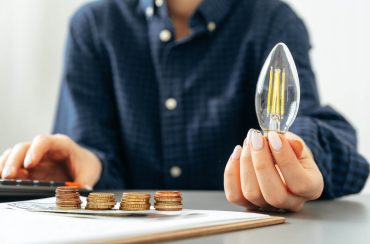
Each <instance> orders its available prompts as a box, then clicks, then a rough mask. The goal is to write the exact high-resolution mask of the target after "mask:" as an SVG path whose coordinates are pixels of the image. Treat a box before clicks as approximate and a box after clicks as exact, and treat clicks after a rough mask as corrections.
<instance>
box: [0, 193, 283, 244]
mask: <svg viewBox="0 0 370 244" xmlns="http://www.w3.org/2000/svg"><path fill="white" fill-rule="evenodd" d="M0 212H1V216H2V218H3V219H4V220H5V221H4V222H3V225H2V224H1V223H0V227H1V228H2V229H3V230H5V232H4V234H2V238H3V240H5V242H6V240H12V241H17V240H15V239H14V237H15V236H16V237H19V238H20V239H19V240H18V241H20V242H21V241H24V240H23V239H22V238H23V237H24V236H27V240H28V241H29V242H35V243H53V242H56V241H57V242H61V241H62V242H66V243H67V242H68V243H86V242H89V243H91V242H93V243H153V242H160V241H172V240H178V239H185V238H193V237H199V236H208V235H213V234H220V233H226V232H232V231H239V230H246V229H252V228H259V227H263V226H270V225H277V224H281V223H284V222H285V218H284V217H277V216H270V215H266V214H260V213H252V212H234V211H218V210H197V209H183V210H182V211H157V210H155V209H151V210H145V211H123V210H119V209H113V210H101V211H94V210H86V209H79V210H58V209H56V208H55V199H54V198H45V199H39V200H31V201H24V202H13V203H8V204H5V203H4V204H0ZM17 219H18V220H19V219H22V221H21V222H20V221H18V220H17ZM36 222H37V223H39V224H37V225H36V224H35V223H36ZM5 223H6V224H5ZM16 225H17V226H18V229H14V228H9V227H12V226H16ZM19 229H22V230H23V232H24V233H23V235H22V236H18V235H16V233H17V231H18V230H19ZM105 230H106V231H105ZM60 238H62V239H60ZM63 238H64V239H63Z"/></svg>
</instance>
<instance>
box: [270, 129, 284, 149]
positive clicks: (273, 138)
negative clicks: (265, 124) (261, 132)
mask: <svg viewBox="0 0 370 244" xmlns="http://www.w3.org/2000/svg"><path fill="white" fill-rule="evenodd" d="M267 137H268V138H269V142H270V145H271V147H272V149H274V150H275V151H279V150H280V149H281V146H282V143H281V140H280V137H279V135H278V133H276V132H269V133H268V134H267Z"/></svg>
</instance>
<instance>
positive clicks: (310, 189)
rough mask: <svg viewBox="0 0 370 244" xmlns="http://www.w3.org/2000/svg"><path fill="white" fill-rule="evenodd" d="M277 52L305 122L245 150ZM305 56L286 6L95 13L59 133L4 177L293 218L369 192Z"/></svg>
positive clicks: (75, 26) (93, 9)
mask: <svg viewBox="0 0 370 244" xmlns="http://www.w3.org/2000/svg"><path fill="white" fill-rule="evenodd" d="M278 42H284V43H286V44H287V46H288V47H289V48H290V50H291V52H292V55H293V57H294V59H295V62H296V65H297V69H298V73H299V78H300V82H301V83H300V86H301V104H300V110H299V113H298V117H297V119H296V121H295V123H294V124H293V126H292V127H291V133H288V134H287V135H285V136H282V135H278V134H277V133H274V132H270V133H268V135H267V137H266V136H263V135H262V133H261V132H259V131H258V130H256V129H252V130H250V131H249V133H248V136H247V139H245V140H244V137H245V135H246V134H247V131H248V129H249V128H258V123H257V119H256V115H255V110H254V92H255V87H256V81H257V78H258V75H259V71H260V69H261V67H262V65H263V63H264V60H265V59H266V57H267V55H268V53H269V52H270V50H271V49H272V47H273V46H274V45H275V44H276V43H278ZM309 49H310V44H309V39H308V33H307V31H306V28H305V26H304V24H303V22H302V20H301V19H300V18H299V17H298V16H297V15H296V14H295V13H294V12H293V10H292V9H291V8H290V7H289V6H288V5H287V4H285V3H283V2H281V1H278V0H245V1H236V0H203V1H202V0H167V1H165V0H154V1H151V0H127V1H120V0H106V1H94V2H91V3H88V4H86V5H84V6H83V7H82V8H81V9H79V10H78V11H77V12H76V13H75V14H74V16H73V17H72V19H71V23H70V28H69V37H68V41H67V47H66V57H65V68H64V72H63V79H62V86H61V93H60V99H59V105H58V109H57V114H56V120H55V127H54V131H53V134H52V135H39V136H37V137H36V138H34V139H33V141H32V142H24V143H19V144H17V145H15V146H14V147H12V148H11V149H8V150H6V151H5V152H4V153H3V154H2V156H1V162H0V163H1V165H0V172H1V174H2V177H3V178H6V179H14V178H31V179H39V180H62V181H63V180H73V181H77V182H80V183H81V184H84V185H88V186H94V187H95V188H96V189H159V188H163V189H167V188H172V189H222V188H223V187H224V189H225V194H226V197H227V199H228V200H229V201H231V202H233V203H236V204H239V205H242V206H245V207H246V208H249V209H255V208H261V209H271V208H272V209H276V208H278V209H287V210H291V211H298V210H300V209H301V208H302V206H303V204H304V203H305V202H306V201H308V200H313V199H317V198H320V197H321V198H335V197H340V196H343V195H347V194H352V193H356V192H359V191H360V190H361V189H362V187H363V185H364V183H365V181H366V178H367V176H368V173H369V166H368V163H367V162H366V160H365V159H364V158H363V157H362V156H360V155H359V153H358V152H357V149H356V143H357V139H356V133H355V130H354V129H353V127H352V126H351V125H350V124H349V123H348V122H347V121H346V120H345V118H344V117H343V116H341V115H340V114H339V113H337V112H336V111H335V110H333V109H332V108H331V107H328V106H321V105H320V102H319V97H318V91H317V87H316V83H315V79H314V74H313V71H312V67H311V64H310V60H309ZM243 140H244V144H243V147H241V146H236V147H235V145H237V144H239V143H241V142H243ZM234 147H235V149H234V151H233V148H234ZM232 151H233V153H232V156H231V157H229V155H230V154H231V152H232ZM226 162H227V164H226ZM225 164H226V166H225Z"/></svg>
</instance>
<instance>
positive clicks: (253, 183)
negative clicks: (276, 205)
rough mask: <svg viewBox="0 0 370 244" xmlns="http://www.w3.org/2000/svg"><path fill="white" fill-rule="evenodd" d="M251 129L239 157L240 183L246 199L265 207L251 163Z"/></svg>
mask: <svg viewBox="0 0 370 244" xmlns="http://www.w3.org/2000/svg"><path fill="white" fill-rule="evenodd" d="M252 131H253V130H252V129H251V130H249V131H248V135H247V138H246V139H245V141H244V145H243V150H242V153H241V157H240V183H241V186H242V192H243V195H244V197H245V198H246V199H247V200H248V201H250V202H251V203H253V204H254V205H256V206H259V207H265V206H266V205H267V203H266V201H265V199H264V198H263V196H262V193H261V190H260V187H259V185H258V181H257V177H256V173H255V172H254V168H253V163H252V156H251V151H250V137H251V134H252Z"/></svg>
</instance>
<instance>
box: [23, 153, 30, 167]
mask: <svg viewBox="0 0 370 244" xmlns="http://www.w3.org/2000/svg"><path fill="white" fill-rule="evenodd" d="M31 163H32V157H31V154H28V155H27V156H26V158H25V159H24V162H23V167H25V168H28V166H30V164H31Z"/></svg>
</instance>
